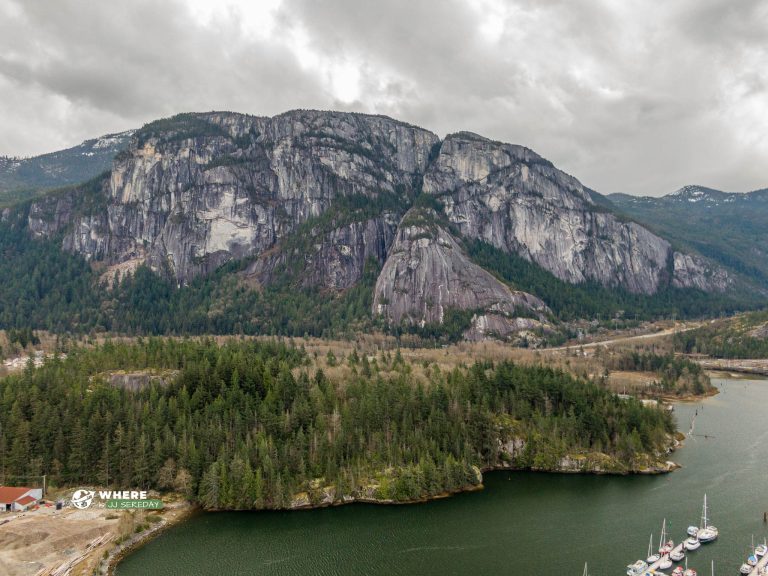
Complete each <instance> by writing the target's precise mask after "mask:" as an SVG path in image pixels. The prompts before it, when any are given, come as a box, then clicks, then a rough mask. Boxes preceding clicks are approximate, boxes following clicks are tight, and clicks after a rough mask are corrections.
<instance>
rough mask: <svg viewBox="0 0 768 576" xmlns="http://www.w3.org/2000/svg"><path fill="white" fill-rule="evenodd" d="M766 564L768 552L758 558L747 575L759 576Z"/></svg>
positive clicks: (763, 571) (763, 572)
mask: <svg viewBox="0 0 768 576" xmlns="http://www.w3.org/2000/svg"><path fill="white" fill-rule="evenodd" d="M766 566H768V554H766V555H765V556H763V557H762V558H760V560H759V561H758V562H757V566H755V567H754V568H752V572H750V573H749V576H760V575H761V574H765V572H766V568H765V567H766Z"/></svg>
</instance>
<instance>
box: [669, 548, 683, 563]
mask: <svg viewBox="0 0 768 576" xmlns="http://www.w3.org/2000/svg"><path fill="white" fill-rule="evenodd" d="M669 559H670V560H672V561H673V562H682V561H683V560H684V559H685V551H684V548H682V547H680V548H676V549H674V550H672V552H670V553H669Z"/></svg>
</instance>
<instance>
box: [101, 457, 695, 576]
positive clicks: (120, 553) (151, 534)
mask: <svg viewBox="0 0 768 576" xmlns="http://www.w3.org/2000/svg"><path fill="white" fill-rule="evenodd" d="M681 445H682V444H677V445H676V446H673V447H672V448H671V450H672V451H674V450H675V449H676V448H678V447H680V446H681ZM657 464H661V462H658V463H657ZM665 464H667V466H666V467H664V468H661V467H655V468H649V469H647V470H630V471H627V472H614V471H604V470H565V469H559V470H536V469H520V468H511V467H507V466H494V467H489V468H485V469H482V470H481V472H482V473H483V474H485V473H488V472H532V473H534V474H569V475H589V476H648V475H651V476H660V475H663V474H670V473H672V472H674V471H675V470H677V469H679V468H680V467H681V466H680V465H678V464H676V463H674V462H671V461H667V462H666V463H665ZM484 489H485V484H483V482H482V481H481V482H480V483H479V484H471V485H467V486H463V487H461V488H458V489H456V490H451V491H444V492H440V493H438V494H435V495H434V496H425V497H422V498H415V499H412V500H402V501H397V500H379V499H376V498H366V497H360V498H354V497H348V498H346V499H341V500H335V501H333V502H320V503H318V504H309V505H302V506H295V507H290V506H289V507H285V508H274V509H272V508H264V509H259V510H225V509H216V510H205V509H203V508H201V507H200V506H199V505H197V504H195V503H194V502H190V501H184V503H183V504H182V506H181V508H182V510H181V511H180V513H179V514H178V515H177V516H175V517H173V518H170V519H168V520H167V521H165V522H163V523H162V524H160V525H158V526H157V527H154V528H150V529H149V530H147V531H145V532H142V533H141V534H138V535H136V537H135V538H132V539H131V540H129V541H128V542H127V543H125V544H121V545H119V546H117V547H115V548H114V549H113V550H112V551H111V552H110V553H109V556H108V557H107V558H106V559H105V560H104V561H102V563H101V567H100V569H99V572H98V573H99V574H102V575H104V576H115V573H116V572H115V571H116V569H117V566H118V565H119V564H120V562H122V561H123V560H124V559H125V558H126V557H128V556H129V555H131V554H133V553H134V552H136V551H137V550H139V549H140V548H142V547H143V546H145V545H146V544H148V543H149V542H150V541H152V540H154V539H155V538H157V537H158V536H160V535H161V534H162V533H163V532H165V531H166V530H169V529H171V528H173V527H175V526H177V525H179V524H181V523H182V522H184V521H186V520H188V519H189V518H190V517H192V516H195V515H197V514H216V513H224V512H301V511H310V510H320V509H323V508H336V507H340V506H348V505H354V504H367V505H375V506H414V505H418V504H428V503H430V502H434V501H439V500H445V499H447V498H452V497H454V496H458V495H460V494H465V493H471V492H479V491H481V490H484ZM105 562H106V565H105Z"/></svg>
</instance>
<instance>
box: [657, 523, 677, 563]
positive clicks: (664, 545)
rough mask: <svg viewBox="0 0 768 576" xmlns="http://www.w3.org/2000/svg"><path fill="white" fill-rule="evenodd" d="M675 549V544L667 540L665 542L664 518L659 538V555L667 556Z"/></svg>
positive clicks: (665, 527)
mask: <svg viewBox="0 0 768 576" xmlns="http://www.w3.org/2000/svg"><path fill="white" fill-rule="evenodd" d="M674 548H675V543H674V542H673V541H672V540H671V539H669V540H667V519H666V518H664V522H662V524H661V537H660V538H659V554H661V555H662V556H664V555H665V554H669V553H670V552H672V550H673V549H674Z"/></svg>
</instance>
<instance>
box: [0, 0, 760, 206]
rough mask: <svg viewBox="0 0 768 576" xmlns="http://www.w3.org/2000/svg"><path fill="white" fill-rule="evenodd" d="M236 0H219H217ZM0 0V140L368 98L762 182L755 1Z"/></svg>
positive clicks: (650, 184)
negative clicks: (270, 3)
mask: <svg viewBox="0 0 768 576" xmlns="http://www.w3.org/2000/svg"><path fill="white" fill-rule="evenodd" d="M233 1H235V0H233ZM242 23H243V18H242V14H241V13H239V12H238V11H237V8H236V7H235V8H232V9H231V10H230V11H227V10H224V9H223V10H222V11H221V12H220V13H218V14H215V17H214V18H212V19H211V20H210V21H208V22H203V21H201V20H199V19H196V18H194V17H193V13H192V11H191V10H190V9H189V6H188V5H186V4H185V3H184V2H183V1H182V0H178V1H174V2H163V3H159V2H149V1H146V0H140V1H134V2H127V3H121V4H113V3H91V2H85V1H83V0H57V1H55V2H54V1H53V0H48V1H46V0H30V1H25V2H21V0H0V101H2V103H3V108H4V111H3V126H2V130H0V153H8V154H18V153H23V154H30V153H39V152H42V151H46V150H52V149H56V148H60V147H62V146H65V145H71V144H73V143H76V142H77V141H79V140H82V139H84V138H87V137H92V136H95V135H99V134H101V133H104V132H109V131H116V130H122V129H126V128H130V127H135V126H138V125H140V124H142V123H143V122H146V121H149V120H152V119H154V118H157V117H160V116H167V115H169V114H173V113H176V112H180V111H188V110H211V109H229V110H237V111H242V112H249V113H254V114H268V115H271V114H275V113H279V112H281V111H284V110H287V109H290V108H294V107H308V108H310V107H311V108H336V109H346V110H357V111H363V112H375V113H384V114H389V115H391V116H395V117H398V118H402V119H404V120H407V121H409V122H412V123H415V124H419V125H422V126H424V127H426V128H429V129H431V130H434V131H436V132H438V133H439V134H441V135H442V134H445V133H447V132H451V131H455V130H472V131H475V132H478V133H481V134H484V135H486V136H489V137H492V138H495V139H499V140H505V141H510V142H515V143H519V144H524V145H526V146H529V147H531V148H533V149H535V150H536V151H538V152H539V153H541V154H542V155H544V156H546V157H547V158H549V159H550V160H552V161H553V162H555V163H556V164H557V165H558V166H559V167H560V168H562V169H564V170H566V171H567V172H569V173H571V174H573V175H575V176H577V177H578V178H579V179H581V180H582V181H583V182H584V183H585V184H587V185H589V186H592V187H594V188H596V189H598V190H600V191H602V192H606V193H609V192H614V191H624V192H630V193H636V194H652V195H658V194H663V193H666V192H669V191H671V190H674V189H675V188H677V187H680V186H682V185H684V184H688V183H700V184H705V185H709V186H713V187H719V188H723V189H727V190H748V189H754V188H758V187H764V186H768V174H767V173H766V170H765V167H764V166H765V165H766V163H765V158H766V155H768V142H767V141H766V139H765V138H764V134H765V133H766V128H768V93H767V90H768V70H767V69H766V68H765V65H764V64H765V62H766V56H768V54H767V53H766V48H765V41H764V38H766V37H768V9H767V8H766V4H765V2H762V1H760V0H745V1H744V2H738V3H733V2H728V1H727V0H680V1H678V2H670V3H661V4H660V3H658V2H651V1H650V0H645V1H640V2H632V3H626V2H616V3H609V2H594V1H588V0H570V1H566V0H514V1H507V0H421V1H418V2H414V1H413V0H390V1H388V2H374V1H351V0H322V1H319V0H283V2H282V4H281V5H280V6H279V8H278V9H277V12H276V14H275V19H274V26H273V27H272V31H271V34H269V35H261V34H250V33H249V32H248V29H247V26H246V27H244V26H243V25H242Z"/></svg>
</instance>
